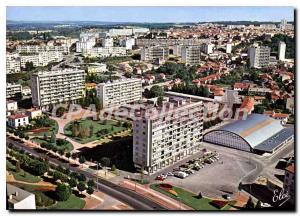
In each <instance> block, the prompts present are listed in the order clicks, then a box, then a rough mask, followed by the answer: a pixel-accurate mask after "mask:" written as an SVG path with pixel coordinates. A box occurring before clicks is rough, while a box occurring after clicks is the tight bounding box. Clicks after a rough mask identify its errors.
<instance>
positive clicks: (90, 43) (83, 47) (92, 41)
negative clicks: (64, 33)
mask: <svg viewBox="0 0 300 216" xmlns="http://www.w3.org/2000/svg"><path fill="white" fill-rule="evenodd" d="M95 45H96V38H95V37H93V36H85V37H81V38H80V39H79V41H77V42H76V52H78V53H87V52H89V51H90V50H91V49H92V48H93V47H94V46H95Z"/></svg>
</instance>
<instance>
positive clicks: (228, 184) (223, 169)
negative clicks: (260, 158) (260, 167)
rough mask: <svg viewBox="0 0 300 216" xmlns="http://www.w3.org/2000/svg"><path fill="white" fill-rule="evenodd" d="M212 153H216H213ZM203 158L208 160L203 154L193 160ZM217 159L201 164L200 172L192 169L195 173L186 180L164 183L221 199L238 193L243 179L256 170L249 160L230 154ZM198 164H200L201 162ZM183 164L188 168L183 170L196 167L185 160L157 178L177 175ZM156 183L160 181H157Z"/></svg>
mask: <svg viewBox="0 0 300 216" xmlns="http://www.w3.org/2000/svg"><path fill="white" fill-rule="evenodd" d="M212 153H214V152H213V151H212ZM212 156H214V155H212ZM203 157H204V158H208V157H206V156H204V155H203V154H200V155H197V156H196V157H194V158H193V159H199V158H203ZM214 158H216V156H214ZM217 158H219V159H218V160H216V159H214V161H208V160H206V161H207V162H206V163H203V162H201V163H200V164H203V165H202V166H201V165H200V166H201V167H202V168H200V169H199V170H198V171H197V170H196V169H192V170H193V172H194V173H193V174H189V175H188V176H187V177H185V178H179V177H176V176H168V177H167V178H166V179H165V180H164V183H170V184H172V185H174V186H178V187H182V188H184V189H186V190H189V191H191V192H194V193H196V194H198V193H199V192H201V193H202V194H203V195H204V196H208V197H221V196H222V195H224V194H229V195H230V194H231V193H234V192H236V191H237V189H238V185H239V182H240V180H241V178H242V177H243V176H245V174H247V173H249V172H250V171H251V170H253V169H254V168H255V166H254V165H253V164H251V163H250V162H249V161H248V160H245V159H244V158H239V157H237V156H230V155H228V154H222V153H218V152H217ZM202 161H203V160H202ZM189 162H190V163H189ZM196 163H198V164H199V162H196ZM183 164H185V165H184V166H185V167H186V168H183V167H182V166H181V169H182V170H184V169H189V168H187V167H188V166H190V167H193V166H192V165H194V163H192V161H191V159H189V160H185V161H184V162H181V163H179V164H176V165H175V166H172V167H171V168H168V169H166V170H163V172H160V173H159V174H157V175H155V177H157V176H158V175H161V173H163V174H167V173H168V172H172V173H173V174H175V173H177V172H178V171H176V170H177V169H178V168H179V167H180V165H183ZM191 164H192V165H191ZM174 169H175V171H174ZM156 182H160V181H159V180H156Z"/></svg>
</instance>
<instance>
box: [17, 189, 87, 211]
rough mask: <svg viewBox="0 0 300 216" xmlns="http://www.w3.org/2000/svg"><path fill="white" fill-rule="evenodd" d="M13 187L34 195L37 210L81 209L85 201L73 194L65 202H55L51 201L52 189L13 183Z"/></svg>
mask: <svg viewBox="0 0 300 216" xmlns="http://www.w3.org/2000/svg"><path fill="white" fill-rule="evenodd" d="M13 185H15V186H17V187H19V188H21V189H23V190H26V191H29V192H31V193H34V194H35V196H36V201H38V202H37V208H38V209H82V208H83V207H84V205H85V201H84V200H83V199H82V198H79V197H77V196H75V195H74V194H71V196H70V198H69V199H68V200H66V201H55V200H54V199H53V190H54V189H53V188H50V187H48V188H47V187H45V186H39V185H27V184H22V183H13Z"/></svg>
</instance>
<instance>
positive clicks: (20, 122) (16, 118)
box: [7, 114, 29, 128]
mask: <svg viewBox="0 0 300 216" xmlns="http://www.w3.org/2000/svg"><path fill="white" fill-rule="evenodd" d="M7 124H8V126H10V127H13V128H18V127H20V126H25V125H28V124H29V119H28V116H27V115H23V114H15V115H10V116H8V117H7Z"/></svg>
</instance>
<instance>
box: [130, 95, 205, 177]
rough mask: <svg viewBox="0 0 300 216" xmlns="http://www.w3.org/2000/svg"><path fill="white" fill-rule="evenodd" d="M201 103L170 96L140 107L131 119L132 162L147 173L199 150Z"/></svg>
mask: <svg viewBox="0 0 300 216" xmlns="http://www.w3.org/2000/svg"><path fill="white" fill-rule="evenodd" d="M202 131H203V102H202V101H198V102H192V101H191V100H190V99H187V98H182V97H170V98H169V101H168V102H165V103H163V105H161V106H158V107H154V106H153V107H151V108H141V109H140V117H139V118H136V119H135V120H134V121H133V162H134V165H135V167H136V168H137V169H140V168H142V167H143V169H144V170H146V171H147V172H148V173H155V172H156V171H158V170H159V169H161V168H163V167H166V166H169V165H171V164H173V163H175V162H177V161H179V160H181V159H183V158H185V157H188V156H189V155H192V154H194V153H196V152H198V151H199V150H200V143H201V141H202Z"/></svg>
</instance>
